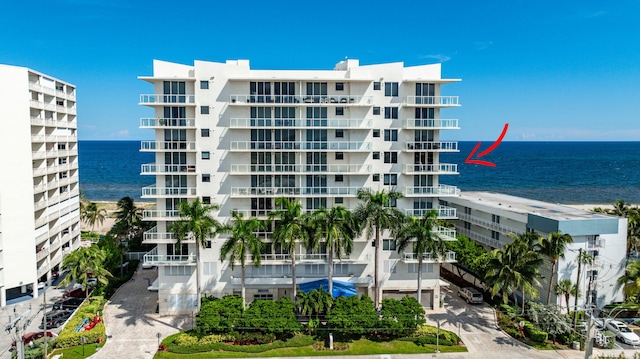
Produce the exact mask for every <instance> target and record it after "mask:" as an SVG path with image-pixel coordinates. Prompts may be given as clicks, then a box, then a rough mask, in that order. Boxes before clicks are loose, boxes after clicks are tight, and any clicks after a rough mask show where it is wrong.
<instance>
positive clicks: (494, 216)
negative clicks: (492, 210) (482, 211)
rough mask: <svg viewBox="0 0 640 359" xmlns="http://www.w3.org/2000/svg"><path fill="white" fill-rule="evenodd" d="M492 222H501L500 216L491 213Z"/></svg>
mask: <svg viewBox="0 0 640 359" xmlns="http://www.w3.org/2000/svg"><path fill="white" fill-rule="evenodd" d="M491 222H493V223H500V216H498V215H495V214H492V215H491Z"/></svg>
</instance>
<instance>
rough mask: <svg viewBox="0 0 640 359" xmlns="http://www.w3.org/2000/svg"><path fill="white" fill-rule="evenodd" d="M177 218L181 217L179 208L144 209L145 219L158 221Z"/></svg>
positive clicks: (143, 215) (143, 217) (143, 216)
mask: <svg viewBox="0 0 640 359" xmlns="http://www.w3.org/2000/svg"><path fill="white" fill-rule="evenodd" d="M177 218H180V211H177V210H157V209H146V210H144V211H142V219H143V220H145V221H156V220H159V219H168V220H175V219H177Z"/></svg>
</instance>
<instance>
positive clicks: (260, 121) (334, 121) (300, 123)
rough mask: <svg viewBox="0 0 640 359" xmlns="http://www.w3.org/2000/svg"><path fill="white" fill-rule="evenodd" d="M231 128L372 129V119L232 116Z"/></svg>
mask: <svg viewBox="0 0 640 359" xmlns="http://www.w3.org/2000/svg"><path fill="white" fill-rule="evenodd" d="M229 127H230V128H256V127H293V128H306V127H322V128H351V129H354V128H362V129H370V128H371V120H369V119H353V118H309V119H294V118H231V124H230V126H229Z"/></svg>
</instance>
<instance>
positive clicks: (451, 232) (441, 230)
mask: <svg viewBox="0 0 640 359" xmlns="http://www.w3.org/2000/svg"><path fill="white" fill-rule="evenodd" d="M434 232H435V233H436V234H437V235H438V236H440V239H442V240H443V241H455V240H457V238H456V230H455V228H447V227H442V226H437V227H436V228H435V230H434Z"/></svg>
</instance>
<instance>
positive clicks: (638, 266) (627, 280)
mask: <svg viewBox="0 0 640 359" xmlns="http://www.w3.org/2000/svg"><path fill="white" fill-rule="evenodd" d="M618 284H619V285H622V286H623V287H622V291H623V292H624V296H625V298H629V297H637V296H638V294H640V260H637V259H632V260H630V261H629V262H627V267H626V269H625V272H624V275H623V276H622V277H620V278H618Z"/></svg>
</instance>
